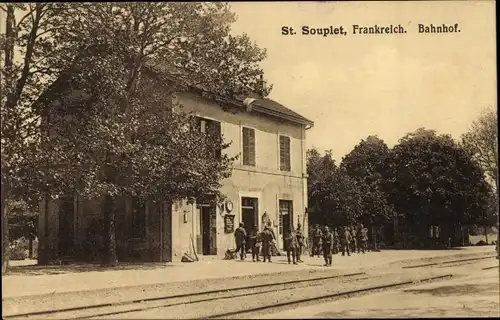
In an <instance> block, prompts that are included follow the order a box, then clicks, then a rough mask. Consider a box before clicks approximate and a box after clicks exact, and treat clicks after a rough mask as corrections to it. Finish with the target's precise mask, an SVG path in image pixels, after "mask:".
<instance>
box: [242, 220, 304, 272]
mask: <svg viewBox="0 0 500 320" xmlns="http://www.w3.org/2000/svg"><path fill="white" fill-rule="evenodd" d="M234 237H235V240H236V252H237V253H239V254H240V259H241V260H244V259H245V258H246V251H247V248H250V249H251V251H252V261H254V262H255V261H261V260H260V254H262V257H263V261H264V262H266V261H269V262H271V256H272V252H273V251H278V250H277V248H276V235H275V233H274V230H273V228H272V224H271V223H268V224H266V226H265V227H264V230H262V231H259V227H258V226H255V227H254V228H253V230H252V231H251V232H250V233H249V234H247V232H246V230H245V228H244V224H243V223H240V225H239V227H238V228H237V229H236V231H235V232H234ZM283 240H284V247H285V250H286V253H287V258H288V263H292V262H293V264H297V263H298V262H303V261H302V260H301V259H300V256H301V254H302V249H303V247H304V234H303V233H302V230H301V225H300V224H299V225H298V226H297V230H294V229H293V227H289V229H288V232H286V234H285V236H284V237H283ZM261 248H262V249H261ZM261 250H262V251H261Z"/></svg>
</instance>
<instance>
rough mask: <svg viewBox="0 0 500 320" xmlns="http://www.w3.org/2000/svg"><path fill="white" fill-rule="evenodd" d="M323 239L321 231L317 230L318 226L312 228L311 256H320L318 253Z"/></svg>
mask: <svg viewBox="0 0 500 320" xmlns="http://www.w3.org/2000/svg"><path fill="white" fill-rule="evenodd" d="M322 237H323V232H321V229H320V228H319V225H316V227H315V228H314V233H313V249H312V256H313V257H314V255H317V256H318V257H319V256H320V255H319V253H320V251H321V238H322Z"/></svg>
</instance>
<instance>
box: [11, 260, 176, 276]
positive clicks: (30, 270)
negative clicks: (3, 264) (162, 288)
mask: <svg viewBox="0 0 500 320" xmlns="http://www.w3.org/2000/svg"><path fill="white" fill-rule="evenodd" d="M175 266H176V265H173V264H159V263H158V264H153V263H151V264H138V263H137V264H136V263H134V264H132V263H123V264H119V265H118V266H116V267H102V266H100V265H98V264H71V265H64V266H37V265H35V266H33V265H30V266H11V267H9V272H8V275H13V276H43V275H54V274H65V273H78V272H105V271H111V270H138V271H139V270H159V269H165V268H172V267H175Z"/></svg>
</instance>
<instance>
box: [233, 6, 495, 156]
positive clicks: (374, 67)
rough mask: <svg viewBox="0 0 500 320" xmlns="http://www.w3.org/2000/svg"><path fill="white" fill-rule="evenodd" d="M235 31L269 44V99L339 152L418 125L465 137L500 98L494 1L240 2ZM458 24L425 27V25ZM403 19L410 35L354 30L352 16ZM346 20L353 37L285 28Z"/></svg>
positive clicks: (311, 140)
mask: <svg viewBox="0 0 500 320" xmlns="http://www.w3.org/2000/svg"><path fill="white" fill-rule="evenodd" d="M231 8H232V11H233V12H235V13H236V14H237V17H238V20H237V21H236V23H234V26H233V29H232V32H233V33H235V34H241V33H247V34H248V35H249V36H250V38H251V39H253V40H254V41H255V42H256V43H257V44H258V45H259V46H260V47H262V48H266V49H267V59H266V60H265V61H264V62H263V63H262V67H263V69H264V72H265V79H266V80H267V81H269V82H270V83H271V84H273V86H274V87H273V91H272V93H271V95H270V98H271V99H273V100H276V101H278V102H280V103H282V104H283V105H285V106H287V107H288V108H290V109H292V110H294V111H296V112H298V113H300V114H301V115H303V116H305V117H306V118H308V119H310V120H312V121H314V123H315V125H314V128H312V129H310V130H308V131H307V134H306V145H307V147H308V148H310V147H313V146H314V147H316V148H318V149H319V150H320V151H324V150H328V149H332V150H333V156H334V158H335V159H336V160H337V161H340V160H341V159H342V157H343V156H345V155H346V154H347V153H349V152H350V151H351V150H352V149H353V148H354V146H355V145H356V144H358V143H359V142H360V141H361V139H364V138H366V137H367V136H369V135H378V136H379V137H380V138H381V139H383V140H384V141H385V142H386V143H387V144H388V145H389V147H392V146H393V145H394V144H396V143H397V142H398V140H399V139H400V138H402V137H403V136H404V135H405V134H407V133H409V132H412V131H414V130H416V129H418V128H421V127H425V128H427V129H434V130H436V131H437V132H438V133H447V134H451V135H452V136H453V137H454V138H456V139H459V138H460V135H461V134H462V133H464V132H466V131H467V129H468V128H469V126H470V124H471V123H472V121H473V120H474V119H475V118H477V117H478V116H479V114H480V112H481V110H482V109H484V108H485V107H488V106H494V107H496V88H497V85H496V44H495V40H496V37H495V5H494V2H493V1H456V2H455V1H447V2H437V1H436V2H434V1H432V2H430V1H423V2H364V3H360V2H348V3H327V2H326V1H318V2H253V3H250V2H233V3H231ZM431 23H432V24H434V25H442V24H443V23H445V24H447V25H451V24H453V25H454V24H455V23H459V29H460V33H447V34H419V33H418V24H431ZM353 24H358V25H365V26H371V25H373V24H378V25H390V24H393V25H398V24H401V25H402V26H403V27H404V28H406V30H407V33H405V34H391V35H354V34H352V25H353ZM305 25H307V26H310V27H322V28H323V27H329V26H330V25H332V26H344V28H346V29H347V32H348V34H347V35H346V36H335V37H333V36H331V37H322V36H310V35H309V36H304V35H300V32H298V33H299V34H297V35H295V36H283V35H281V27H282V26H293V27H294V29H298V30H300V28H301V26H305Z"/></svg>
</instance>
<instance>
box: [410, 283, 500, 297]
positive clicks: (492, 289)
mask: <svg viewBox="0 0 500 320" xmlns="http://www.w3.org/2000/svg"><path fill="white" fill-rule="evenodd" d="M405 292H409V293H416V294H429V295H433V296H439V297H446V296H451V295H456V296H462V295H490V294H492V293H496V292H498V284H481V285H476V284H463V285H453V286H441V287H436V288H428V289H407V290H405Z"/></svg>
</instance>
